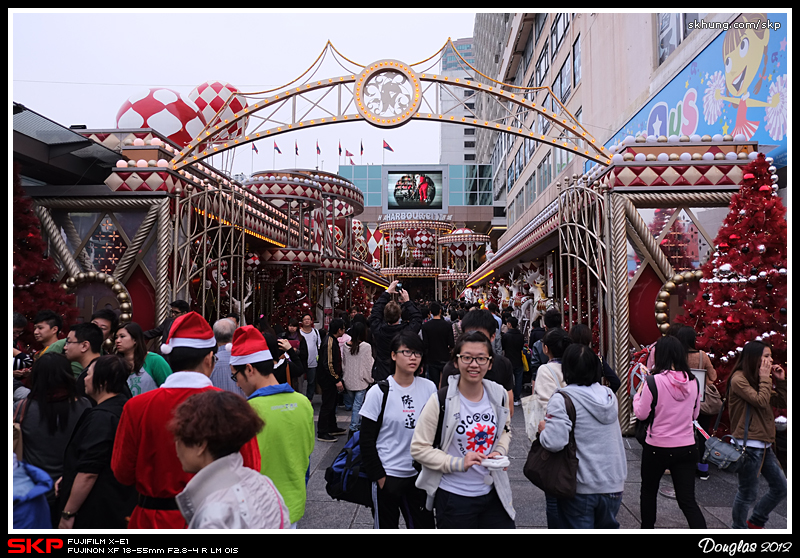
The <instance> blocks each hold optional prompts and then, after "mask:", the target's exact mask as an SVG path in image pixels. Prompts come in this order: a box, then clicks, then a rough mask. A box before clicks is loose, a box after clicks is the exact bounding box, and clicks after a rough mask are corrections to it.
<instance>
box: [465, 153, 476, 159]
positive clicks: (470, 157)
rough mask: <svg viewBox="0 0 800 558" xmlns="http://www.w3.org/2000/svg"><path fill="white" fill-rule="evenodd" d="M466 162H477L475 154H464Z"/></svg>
mask: <svg viewBox="0 0 800 558" xmlns="http://www.w3.org/2000/svg"><path fill="white" fill-rule="evenodd" d="M464 160H465V161H474V160H475V154H474V153H465V154H464Z"/></svg>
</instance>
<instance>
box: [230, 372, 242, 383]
mask: <svg viewBox="0 0 800 558" xmlns="http://www.w3.org/2000/svg"><path fill="white" fill-rule="evenodd" d="M239 374H241V372H239V371H238V370H235V371H234V372H233V374H231V381H232V382H233V383H236V376H238V375H239Z"/></svg>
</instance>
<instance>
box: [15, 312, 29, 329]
mask: <svg viewBox="0 0 800 558" xmlns="http://www.w3.org/2000/svg"><path fill="white" fill-rule="evenodd" d="M13 316H14V318H13V322H12V326H13V327H25V326H26V325H28V320H27V319H26V318H25V316H23V315H22V314H20V313H19V312H14V314H13Z"/></svg>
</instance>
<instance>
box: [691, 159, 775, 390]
mask: <svg viewBox="0 0 800 558" xmlns="http://www.w3.org/2000/svg"><path fill="white" fill-rule="evenodd" d="M773 171H774V168H773V169H772V170H771V169H770V161H769V160H767V159H765V157H764V155H762V154H759V156H758V158H757V159H756V160H754V161H753V162H752V163H750V164H749V165H747V166H746V167H745V168H744V172H743V184H742V187H741V189H740V190H739V192H738V193H737V194H735V195H734V196H733V199H732V200H731V206H730V213H729V214H728V216H727V217H726V219H725V221H724V223H723V225H722V227H721V228H720V230H719V232H718V234H717V238H716V240H715V241H714V245H715V252H714V253H713V255H712V257H711V258H710V259H709V260H708V261H707V262H706V263H705V265H704V266H703V267H702V271H703V279H702V282H701V290H700V296H698V297H697V298H696V299H695V300H694V301H693V302H688V303H686V304H685V305H684V311H685V313H684V314H683V315H682V316H679V317H678V318H677V321H679V322H681V323H684V324H686V325H689V326H692V327H694V328H695V330H696V331H697V348H698V349H702V350H704V351H706V352H707V353H709V356H710V357H711V358H712V362H713V364H714V367H715V369H716V371H717V374H718V376H719V378H720V382H719V385H724V382H725V380H726V379H727V377H728V375H729V374H730V373H731V372H732V370H731V368H732V366H733V365H734V364H735V361H736V359H737V357H738V355H739V352H740V351H741V349H742V348H743V347H744V345H745V344H746V343H748V342H750V341H753V340H762V341H764V342H765V343H767V344H769V345H770V346H771V347H772V355H773V358H774V361H775V364H781V365H783V366H784V367H785V364H786V315H787V309H786V288H787V277H786V275H787V268H786V253H787V244H786V242H787V236H786V232H787V227H786V207H785V206H784V205H783V202H782V200H781V198H780V197H779V196H778V195H777V186H774V185H773V180H772V174H773Z"/></svg>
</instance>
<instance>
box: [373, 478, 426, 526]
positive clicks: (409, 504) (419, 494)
mask: <svg viewBox="0 0 800 558" xmlns="http://www.w3.org/2000/svg"><path fill="white" fill-rule="evenodd" d="M416 480H417V477H416V476H413V477H409V478H400V477H390V476H388V475H387V477H386V482H384V484H383V488H378V487H377V486H376V489H377V496H378V506H377V510H378V525H377V527H378V529H399V528H400V514H401V513H402V514H403V520H404V521H405V522H406V528H407V529H433V528H434V527H435V524H434V521H433V512H432V511H428V510H426V509H425V499H426V497H427V495H426V494H425V491H424V490H420V489H419V488H417V487H416V486H415V485H414V482H415V481H416ZM376 484H377V483H376ZM372 514H373V517H374V514H375V508H373V510H372Z"/></svg>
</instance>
